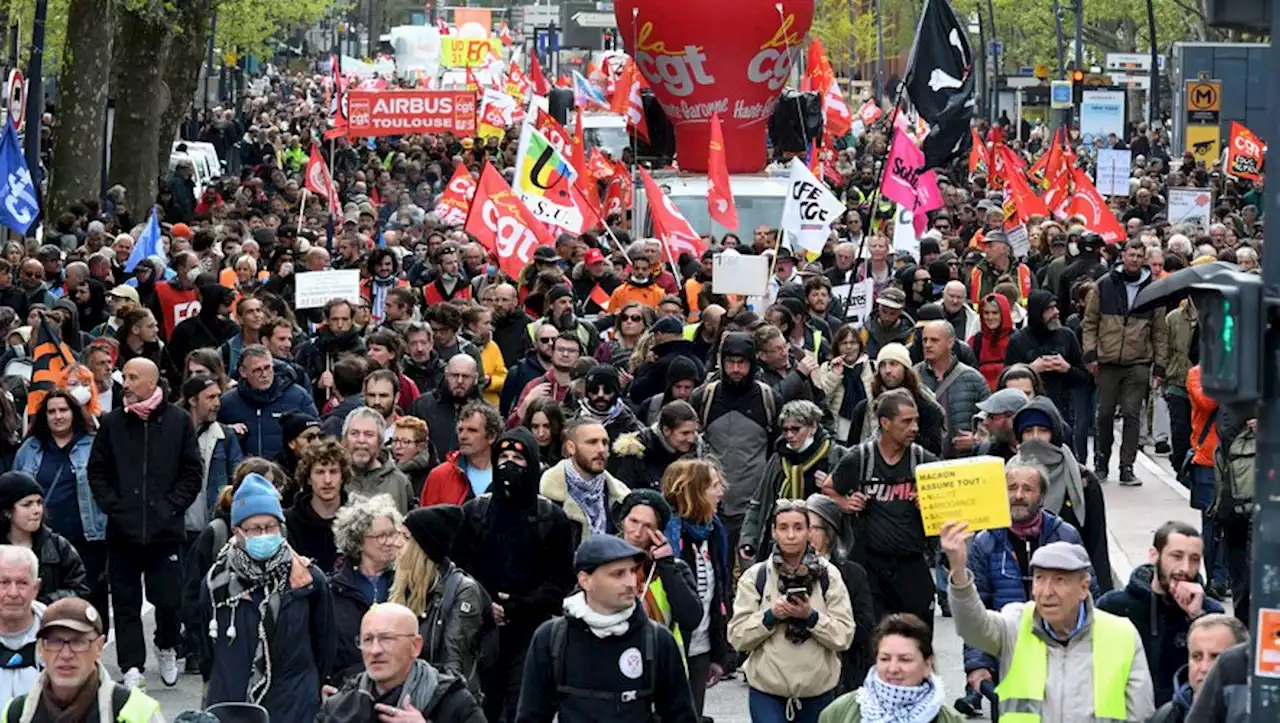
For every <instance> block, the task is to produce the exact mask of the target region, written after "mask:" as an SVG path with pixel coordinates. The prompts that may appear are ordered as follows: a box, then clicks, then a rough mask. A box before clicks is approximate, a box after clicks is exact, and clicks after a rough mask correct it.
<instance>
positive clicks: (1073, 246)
mask: <svg viewBox="0 0 1280 723" xmlns="http://www.w3.org/2000/svg"><path fill="white" fill-rule="evenodd" d="M1067 253H1069V254H1071V255H1072V256H1079V255H1080V244H1078V243H1076V242H1075V241H1068V242H1067Z"/></svg>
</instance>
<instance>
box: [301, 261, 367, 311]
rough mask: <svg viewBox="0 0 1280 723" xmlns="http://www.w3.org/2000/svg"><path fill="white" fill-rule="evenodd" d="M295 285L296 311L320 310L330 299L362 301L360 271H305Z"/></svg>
mask: <svg viewBox="0 0 1280 723" xmlns="http://www.w3.org/2000/svg"><path fill="white" fill-rule="evenodd" d="M294 283H295V286H294V288H295V289H296V295H295V296H294V308H296V309H315V308H319V307H321V306H324V305H325V304H326V303H328V302H329V300H330V299H346V300H348V301H350V302H352V303H355V302H357V301H359V300H360V271H359V269H340V270H337V271H304V272H302V273H300V274H298V278H297V280H296V281H295V282H294Z"/></svg>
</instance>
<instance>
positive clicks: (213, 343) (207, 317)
mask: <svg viewBox="0 0 1280 723" xmlns="http://www.w3.org/2000/svg"><path fill="white" fill-rule="evenodd" d="M234 298H235V292H234V291H232V290H231V289H228V288H226V287H225V286H221V285H219V284H205V285H204V286H201V287H200V312H199V313H198V314H196V315H195V316H194V317H192V318H189V319H184V320H183V321H180V322H178V325H177V326H175V327H174V328H173V334H172V335H171V336H170V338H169V360H170V362H172V363H173V365H174V366H175V367H176V368H175V369H173V370H172V374H173V376H171V378H170V381H171V383H172V384H173V385H174V386H177V385H178V383H179V382H180V381H181V380H182V371H183V370H182V368H181V367H182V366H183V365H185V364H186V358H187V354H188V353H190V352H191V351H193V350H195V349H204V348H206V347H208V348H212V349H217V348H218V347H220V346H222V343H223V342H224V341H227V340H228V339H230V338H231V337H233V336H235V335H236V332H237V331H238V330H237V329H236V325H235V324H233V323H232V322H231V320H230V319H227V318H226V317H222V316H219V315H218V309H219V308H220V307H221V306H223V305H224V304H230V303H231V301H232V299H234Z"/></svg>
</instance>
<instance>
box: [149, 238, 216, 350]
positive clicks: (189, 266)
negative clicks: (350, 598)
mask: <svg viewBox="0 0 1280 723" xmlns="http://www.w3.org/2000/svg"><path fill="white" fill-rule="evenodd" d="M139 263H141V262H139ZM172 263H173V277H172V278H171V279H170V280H168V281H160V280H159V279H160V278H162V277H163V270H162V269H156V270H155V271H154V273H152V274H151V276H150V278H149V279H148V282H149V283H154V284H155V291H154V296H152V297H151V298H150V300H148V299H147V298H145V297H147V296H148V294H147V293H146V292H145V291H144V289H143V288H142V286H143V284H142V282H141V277H139V284H138V296H139V297H143V303H144V304H145V305H147V307H148V308H150V309H151V311H152V313H154V314H155V315H156V319H157V320H159V321H160V331H161V334H162V338H164V339H170V338H172V337H173V332H174V330H175V329H176V328H177V327H178V324H179V323H181V322H183V321H185V320H187V319H190V318H191V317H193V316H195V315H196V314H197V313H198V312H199V311H200V307H201V299H200V296H199V293H198V291H197V289H196V279H198V278H199V277H200V258H199V257H198V256H196V254H195V252H193V251H180V252H178V253H177V254H176V255H174V257H173V262H172ZM136 271H137V269H135V272H136ZM157 282H158V283H157ZM147 291H149V290H147ZM228 313H229V312H228ZM222 341H225V339H223V340H222ZM220 343H222V342H221V341H219V344H220ZM213 346H214V347H215V348H216V347H217V345H216V344H215V345H213ZM196 348H198V347H194V346H193V347H191V349H196ZM187 351H190V349H188V350H187ZM178 358H179V359H185V358H186V357H178Z"/></svg>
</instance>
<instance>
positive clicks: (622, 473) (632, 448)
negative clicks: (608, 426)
mask: <svg viewBox="0 0 1280 723" xmlns="http://www.w3.org/2000/svg"><path fill="white" fill-rule="evenodd" d="M707 454H708V449H707V444H706V442H705V441H704V440H703V439H702V435H698V437H697V438H696V439H695V441H694V443H693V448H692V449H690V450H689V451H688V452H687V453H681V452H678V451H676V450H675V449H673V448H672V447H671V445H670V444H668V443H667V438H666V437H664V436H663V435H662V432H660V431H659V430H658V425H657V424H654V425H653V426H650V427H644V428H642V429H640V430H639V431H637V432H631V433H628V434H623V435H620V436H619V437H618V439H617V441H615V442H614V443H613V447H612V449H611V452H610V454H609V464H608V470H609V472H610V473H611V474H612V475H613V476H614V477H617V478H618V479H620V480H622V482H623V484H625V485H626V486H627V487H630V488H631V489H640V488H644V487H647V488H649V489H652V490H658V491H661V490H662V475H663V473H664V472H665V471H666V469H667V466H668V465H670V464H671V463H673V462H675V461H677V460H680V459H697V458H699V457H705V456H707Z"/></svg>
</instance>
